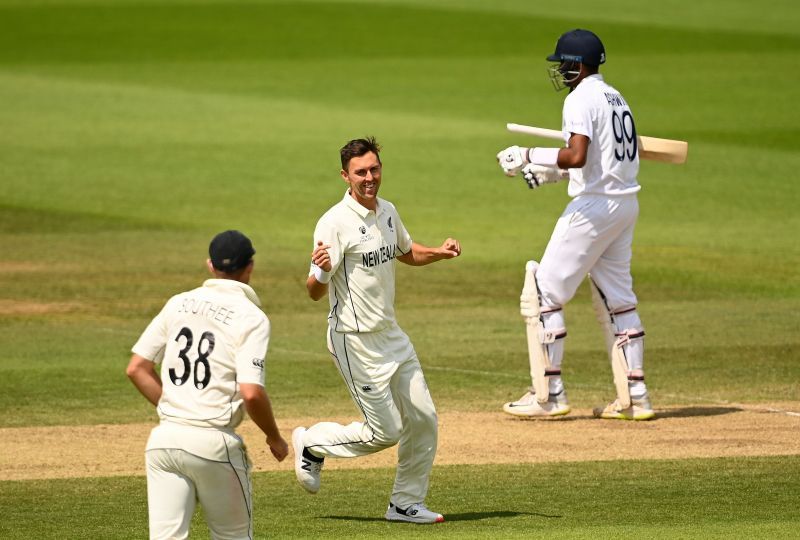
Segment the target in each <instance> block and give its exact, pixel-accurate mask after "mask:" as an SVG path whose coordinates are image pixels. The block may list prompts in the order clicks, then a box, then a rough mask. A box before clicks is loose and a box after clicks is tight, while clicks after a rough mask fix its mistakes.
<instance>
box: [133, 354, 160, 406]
mask: <svg viewBox="0 0 800 540" xmlns="http://www.w3.org/2000/svg"><path fill="white" fill-rule="evenodd" d="M125 374H126V375H127V376H128V378H129V379H130V380H131V382H132V383H133V385H134V386H135V387H136V388H137V390H139V392H141V393H142V395H143V396H144V397H146V398H147V401H149V402H150V403H152V404H153V405H158V400H159V399H161V378H160V377H159V376H158V373H156V368H155V364H153V362H151V361H150V360H148V359H147V358H145V357H143V356H139V355H138V354H134V355H133V356H131V361H130V362H129V363H128V368H127V369H126V370H125Z"/></svg>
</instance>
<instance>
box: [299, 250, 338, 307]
mask: <svg viewBox="0 0 800 540" xmlns="http://www.w3.org/2000/svg"><path fill="white" fill-rule="evenodd" d="M329 247H331V246H330V244H326V243H325V242H323V241H321V240H318V241H317V245H316V246H314V251H312V252H311V263H312V267H311V268H312V269H313V271H314V273H313V274H311V275H310V276H308V279H307V280H306V289H308V296H310V297H311V299H312V300H314V301H315V302H316V301H317V300H319V299H320V298H322V297H323V296H325V295H326V294H327V293H328V282H329V281H330V279H331V278H330V271H331V270H332V269H333V265H332V264H331V256H330V254H329V253H328V248H329Z"/></svg>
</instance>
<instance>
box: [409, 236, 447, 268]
mask: <svg viewBox="0 0 800 540" xmlns="http://www.w3.org/2000/svg"><path fill="white" fill-rule="evenodd" d="M459 255H461V244H459V242H458V240H455V239H453V238H448V239H447V240H445V241H444V242H443V243H442V245H441V246H439V247H428V246H424V245H422V244H418V243H417V242H413V243H412V244H411V251H409V252H408V253H405V254H403V255H400V256H399V257H397V260H399V261H400V262H402V263H405V264H408V265H411V266H425V265H426V264H430V263H433V262H436V261H441V260H442V259H452V258H454V257H458V256H459Z"/></svg>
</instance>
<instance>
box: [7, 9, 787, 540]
mask: <svg viewBox="0 0 800 540" xmlns="http://www.w3.org/2000/svg"><path fill="white" fill-rule="evenodd" d="M578 26H580V27H588V28H591V29H593V30H594V31H596V32H597V33H598V34H599V35H600V36H601V37H602V39H603V41H604V43H605V45H606V49H607V52H608V62H607V64H606V65H605V66H603V68H602V73H604V75H605V76H606V78H607V80H608V81H609V82H610V83H611V84H613V85H615V86H616V87H618V88H619V89H620V90H621V91H622V92H623V94H624V95H625V96H626V99H627V100H628V101H629V103H630V104H631V106H632V108H633V111H634V114H635V116H636V122H637V128H638V130H639V132H640V134H644V135H650V136H655V137H665V138H675V139H684V140H688V141H689V160H688V163H687V164H686V165H684V166H672V165H665V164H659V163H652V162H643V163H642V167H641V174H640V181H641V183H642V184H643V186H644V188H643V190H642V192H641V194H640V206H641V216H640V220H639V224H638V226H637V232H636V238H635V241H634V260H633V272H634V279H635V286H636V290H637V294H638V295H639V298H640V301H641V305H640V311H641V314H642V319H643V321H644V324H645V326H646V328H647V333H648V338H647V354H646V369H647V376H648V385H649V387H650V389H651V394H652V398H653V401H654V404H655V406H656V408H658V407H661V406H677V405H686V404H707V405H714V404H723V403H732V402H733V403H768V402H776V401H780V402H800V384H798V381H800V337H798V331H797V330H798V328H800V315H798V313H800V272H798V265H800V242H798V240H797V237H798V234H797V231H798V230H800V214H799V213H798V210H797V209H798V203H800V184H799V183H798V182H797V171H798V170H800V152H798V150H797V149H798V147H800V128H798V125H800V112H799V111H798V109H797V106H796V96H797V87H798V83H800V76H798V69H797V68H798V60H797V58H798V55H799V54H800V30H798V29H800V9H798V8H797V7H796V5H795V2H790V1H788V0H785V1H778V0H776V1H770V2H766V3H760V4H759V5H757V6H753V5H752V2H749V1H745V0H736V1H731V2H721V1H715V2H705V3H703V2H689V1H684V0H671V1H662V2H658V3H655V2H654V3H644V2H637V1H633V0H629V1H628V0H626V1H619V2H613V1H612V2H590V1H589V0H578V1H572V2H569V3H568V4H565V3H563V2H559V3H557V2H550V1H548V2H529V1H527V0H505V1H503V0H496V1H494V2H491V3H490V2H482V1H478V0H435V1H430V2H424V1H422V0H417V1H408V2H391V1H369V2H368V1H351V2H333V1H320V2H305V1H299V2H269V1H255V0H253V1H239V2H235V1H231V2H227V1H225V2H223V1H212V0H207V1H205V0H204V1H189V0H173V1H150V2H144V1H142V2H139V1H133V0H118V1H112V0H93V1H90V0H85V1H79V0H74V1H73V0H61V1H59V0H30V1H23V0H0V249H2V256H1V257H2V258H0V427H22V426H48V425H78V424H96V423H129V422H149V421H150V422H152V421H155V415H154V413H153V411H152V410H151V408H149V407H148V406H147V404H146V403H145V401H144V399H142V398H141V397H140V396H139V395H138V393H137V392H136V391H135V389H134V388H133V387H132V386H131V385H130V383H129V382H128V381H127V379H126V378H125V376H124V367H125V365H126V364H127V360H128V357H129V350H130V347H131V345H132V344H133V343H134V341H135V340H136V338H137V337H138V335H139V333H140V332H141V331H142V330H143V328H144V326H145V325H146V324H147V322H148V321H149V320H150V318H151V317H152V316H153V315H154V314H155V313H156V312H157V311H158V310H159V309H160V307H161V305H162V304H163V302H164V301H165V300H166V299H167V298H168V297H169V296H170V295H171V294H174V293H176V292H179V291H181V290H184V289H187V288H190V287H194V286H196V285H197V284H199V283H200V282H201V281H202V280H203V279H204V278H205V271H204V258H205V250H206V248H207V245H208V241H209V239H210V238H211V237H212V236H213V234H215V233H216V232H219V231H220V230H223V229H227V228H239V229H241V230H243V231H245V232H246V233H248V234H249V235H250V236H251V237H252V238H253V241H254V243H255V245H256V249H257V251H258V254H257V256H256V260H257V265H256V273H255V276H254V280H253V286H254V287H255V289H256V290H257V291H258V292H259V294H260V295H261V297H262V300H263V301H264V306H265V311H266V312H267V314H268V315H269V317H270V319H271V321H272V324H273V337H272V341H271V345H270V353H269V357H268V391H269V393H270V395H271V397H272V399H273V402H274V405H275V408H276V413H277V414H278V415H279V416H280V417H290V416H295V417H296V416H306V415H309V416H316V415H317V414H319V415H320V417H321V419H322V417H323V414H322V412H321V411H324V413H325V414H326V415H327V414H351V413H353V407H352V404H351V403H350V401H349V398H348V395H347V393H346V392H345V391H344V389H343V388H342V384H341V381H340V378H339V376H338V375H337V374H336V373H335V371H334V369H333V367H332V366H331V365H330V362H329V360H328V358H327V353H326V352H325V347H324V341H323V332H324V328H325V327H324V325H325V310H326V307H325V305H323V304H320V303H313V302H311V301H309V300H308V299H307V298H306V296H305V288H304V280H305V274H306V271H307V266H308V257H309V253H310V250H311V234H312V232H313V228H314V225H315V222H316V220H317V218H318V217H319V216H320V215H321V213H322V212H323V211H324V210H326V209H327V208H328V207H329V206H331V205H332V204H333V203H334V202H336V201H337V200H338V199H339V198H340V197H341V196H342V194H343V192H344V183H343V182H342V181H341V179H340V178H339V176H338V169H339V165H338V149H339V147H340V146H341V145H342V144H343V143H344V142H346V141H347V140H348V139H351V138H353V137H358V136H363V135H367V134H374V135H376V136H377V137H378V138H379V140H380V141H381V142H382V143H383V145H384V152H383V154H382V157H383V161H384V165H385V172H384V183H383V186H382V190H381V194H382V196H384V197H385V198H387V199H389V200H391V201H393V202H394V203H395V204H396V205H397V206H398V209H399V211H400V212H401V215H402V216H403V218H404V221H405V223H406V225H407V226H408V228H409V230H410V231H411V233H412V235H413V236H414V238H415V239H416V240H418V241H420V242H423V243H428V244H438V243H439V242H440V241H441V240H443V239H444V238H445V237H446V236H453V237H456V238H458V239H459V240H460V241H461V243H462V247H463V252H464V253H463V256H462V257H461V258H460V259H458V260H455V261H445V262H441V263H439V264H436V265H433V266H431V267H428V268H422V269H419V268H406V267H403V268H400V269H399V274H398V276H399V277H398V302H397V304H398V305H397V309H398V315H399V322H400V324H401V325H402V326H403V327H404V329H405V330H406V331H407V332H408V333H409V334H410V336H411V338H412V340H413V341H414V344H415V346H416V348H417V351H418V352H419V354H420V357H421V359H422V362H423V365H424V369H425V370H426V376H427V379H428V383H429V386H430V388H431V391H432V393H433V395H434V399H435V401H436V403H437V407H438V408H439V410H440V411H448V412H453V411H465V412H467V411H496V410H498V407H499V405H500V404H501V403H502V402H503V401H506V400H508V399H510V398H516V397H518V394H519V393H521V391H522V390H523V388H524V387H525V385H526V384H527V376H526V372H527V367H526V366H527V359H526V354H525V350H526V349H525V338H524V332H523V328H522V323H521V320H520V318H519V315H518V306H517V302H518V296H519V289H520V286H521V281H522V279H521V278H522V268H523V265H524V263H525V261H526V260H527V259H529V258H538V257H539V256H540V255H541V253H542V251H543V249H544V246H545V245H546V243H547V240H548V238H549V235H550V232H551V230H552V226H553V224H554V223H555V220H556V219H557V217H558V216H559V214H560V213H561V211H562V209H563V206H564V205H565V203H566V201H567V200H568V199H567V196H566V193H565V192H566V187H565V186H564V185H560V186H547V187H546V188H545V189H540V190H536V191H535V192H530V191H529V190H528V189H527V188H525V186H524V184H523V182H522V181H521V180H518V179H506V178H505V177H504V176H503V175H502V174H501V173H500V171H499V169H498V167H497V165H496V163H495V160H494V155H495V153H496V152H497V151H498V150H500V149H502V148H504V147H505V146H507V145H509V144H514V143H521V144H525V143H529V144H531V145H533V144H542V143H544V144H547V145H550V144H552V143H547V142H546V141H542V140H538V139H533V138H525V137H523V136H512V135H511V134H508V133H506V131H505V123H506V122H509V121H513V122H519V123H527V124H533V125H539V126H542V127H551V128H558V126H559V123H560V114H561V104H562V102H563V98H564V96H565V94H558V93H555V92H554V91H553V90H552V88H551V87H550V83H549V81H548V80H547V78H546V74H545V68H546V67H547V63H546V62H545V61H544V60H543V58H544V56H546V55H547V54H549V53H550V52H551V51H552V48H553V46H554V43H555V41H556V38H557V37H558V35H559V34H560V33H561V32H563V31H565V30H567V29H570V28H574V27H578ZM589 304H590V303H589V298H588V292H587V290H585V289H582V290H581V291H580V292H579V294H578V296H577V297H576V298H575V300H573V302H572V303H571V304H570V305H569V306H568V309H567V322H568V324H569V336H570V337H569V340H568V342H567V345H566V347H567V356H566V360H565V364H564V373H565V381H566V384H567V388H568V390H569V392H570V399H571V402H572V403H573V404H574V405H576V406H578V407H588V406H590V405H596V404H599V403H602V402H603V401H605V400H606V399H608V398H609V397H610V396H611V393H612V391H613V390H612V386H611V383H610V370H609V368H608V365H607V360H606V359H605V358H604V352H603V345H602V338H601V335H600V331H599V329H598V328H597V325H596V324H595V323H594V315H593V314H592V311H591V307H590V305H589ZM622 443H623V441H621V444H622ZM87 444H102V441H87ZM56 450H57V449H54V451H56ZM632 453H633V452H632ZM111 458H113V456H112V457H111ZM651 468H652V469H651ZM632 470H633V471H635V473H636V474H631V471H632ZM373 475H374V477H373ZM540 475H541V476H540ZM378 477H379V478H378ZM390 477H391V472H390V471H385V470H376V471H371V472H369V473H364V472H336V474H329V475H328V476H326V478H325V482H326V484H327V483H330V489H327V487H326V490H327V492H326V494H325V495H324V497H322V496H321V497H320V498H318V499H313V500H309V498H302V497H300V494H299V493H298V491H297V486H295V485H293V484H292V482H293V480H292V479H291V476H290V475H288V474H278V473H263V474H259V475H257V477H256V481H257V497H258V498H259V499H258V501H259V504H258V505H257V515H256V520H257V527H258V532H259V535H262V534H263V535H265V534H267V533H268V532H270V531H275V532H276V533H278V532H280V534H281V535H283V536H302V535H308V536H318V537H333V536H342V535H345V534H348V535H354V534H359V533H360V532H361V530H360V529H358V528H360V527H363V532H364V534H365V535H367V536H380V535H382V534H388V533H389V532H390V531H391V532H394V529H391V528H387V526H386V525H384V524H383V523H382V522H380V521H375V522H373V521H372V520H373V518H375V517H376V516H377V517H379V515H380V511H382V509H378V510H376V509H375V508H374V507H375V504H374V502H375V499H376V498H380V500H381V501H383V495H384V494H385V493H387V492H388V489H389V480H388V479H389V478H390ZM540 478H541V479H542V481H541V482H540ZM376 479H378V480H380V481H377V480H376ZM373 480H375V481H373ZM797 480H798V460H797V458H796V457H791V458H763V459H759V458H751V459H747V460H734V459H730V460H727V459H718V460H687V461H664V462H653V463H648V462H633V463H625V464H622V463H616V464H608V463H605V464H596V463H580V464H574V465H569V466H568V465H560V464H558V465H556V464H554V465H546V466H537V467H532V466H521V467H519V468H511V467H491V466H475V467H458V468H450V467H437V468H436V469H435V471H434V481H433V485H432V490H431V494H430V499H429V502H430V503H431V506H434V507H435V508H436V509H437V510H439V509H440V510H442V511H444V512H445V513H449V514H450V515H451V516H455V517H458V516H460V517H461V519H460V520H459V519H452V523H450V524H445V526H444V527H437V528H436V529H435V530H434V531H430V530H427V529H426V530H425V532H424V533H423V532H420V533H416V530H414V529H409V534H420V535H422V534H425V535H426V536H439V535H441V536H461V537H469V536H472V537H480V536H483V537H496V538H502V537H515V536H522V535H524V534H525V533H526V532H527V531H529V530H533V531H535V533H537V534H541V535H544V534H547V535H548V536H550V535H552V536H556V537H564V538H568V537H569V538H572V537H575V538H581V537H588V536H590V535H591V536H592V537H598V536H599V537H612V536H615V535H616V536H620V535H622V536H626V535H627V536H632V535H633V534H638V533H641V534H643V535H644V536H653V537H659V538H697V537H715V536H716V537H723V536H725V537H730V536H736V533H735V532H734V531H743V532H742V533H741V534H745V533H746V534H747V535H748V536H752V537H757V538H780V537H791V536H792V535H793V534H794V535H796V534H797V533H796V531H797V530H798V529H799V528H800V516H798V512H797V510H796V504H792V502H791V500H790V499H791V496H794V498H796V495H797V485H798V482H797ZM792 481H793V483H792ZM540 484H541V485H544V486H546V487H541V486H540ZM509 486H512V487H513V489H509ZM359 487H363V492H362V491H359V490H358V488H359ZM751 488H752V489H751ZM143 489H144V482H143V479H141V478H135V479H127V478H120V479H76V480H63V481H62V480H59V481H31V482H2V479H0V497H2V501H3V504H2V505H0V508H2V520H1V521H2V525H0V527H3V529H0V533H2V534H0V536H3V537H10V538H13V537H31V536H34V537H36V536H38V537H40V538H65V537H74V538H78V537H82V536H83V537H87V538H88V537H93V538H97V537H104V538H112V537H119V538H124V537H142V536H143V535H144V531H145V522H146V516H145V509H144V506H143V505H144V491H143ZM748 490H750V491H748ZM354 493H358V494H357V496H356V497H357V498H356V500H355V502H353V501H352V500H351V497H353V496H354ZM758 493H762V496H760V497H759V496H758ZM742 497H745V498H743V499H740V498H742ZM76 498H79V500H80V501H81V504H80V505H74V506H72V505H73V503H74V501H75V500H76ZM739 500H742V501H743V503H742V504H741V505H740V506H737V507H735V508H734V507H733V503H734V502H735V501H739ZM114 501H117V502H118V503H114ZM552 501H557V502H552ZM772 501H774V502H775V504H768V503H770V502H772ZM134 503H136V504H134ZM120 505H124V507H125V512H120V511H119V506H120ZM278 510H280V511H278ZM579 510H580V511H579ZM553 515H555V516H558V517H557V518H552V517H551V516H553ZM6 516H13V521H12V520H10V519H9V518H7V517H6ZM326 516H327V517H326ZM331 516H333V517H331ZM26 520H27V524H28V525H29V526H31V527H38V528H37V529H33V531H34V532H35V534H31V529H28V528H26V527H23V526H21V525H20V526H18V524H21V523H25V522H26ZM89 523H91V524H93V525H91V527H90V526H89V525H87V524H89ZM112 525H113V527H111V526H112ZM87 527H88V528H87ZM95 527H96V528H95ZM102 527H107V528H106V529H102ZM736 527H739V528H736ZM64 531H69V532H68V533H64ZM87 531H89V532H87ZM92 531H103V532H101V533H98V534H94V533H93V532H92ZM402 531H403V533H405V532H406V529H402ZM411 531H414V532H413V533H412V532H411ZM115 535H116V536H115ZM559 535H561V536H559Z"/></svg>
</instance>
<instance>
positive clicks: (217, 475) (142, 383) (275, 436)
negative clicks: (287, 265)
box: [127, 231, 289, 539]
mask: <svg viewBox="0 0 800 540" xmlns="http://www.w3.org/2000/svg"><path fill="white" fill-rule="evenodd" d="M254 254H255V250H254V249H253V246H252V244H251V242H250V240H249V239H248V238H247V237H246V236H245V235H243V234H242V233H240V232H239V231H225V232H223V233H220V234H218V235H217V236H215V237H214V239H213V240H212V241H211V245H210V246H209V256H210V258H209V259H208V261H207V265H208V268H209V271H210V272H211V274H212V275H213V276H214V279H208V280H206V281H205V282H204V283H203V286H202V287H198V288H196V289H194V290H191V291H188V292H184V293H181V294H178V295H176V296H173V297H172V298H170V300H169V301H168V302H167V303H166V305H165V306H164V308H163V309H162V310H161V312H160V313H159V314H158V315H157V316H156V317H155V318H154V319H153V321H152V322H151V323H150V325H149V326H148V327H147V329H146V330H145V331H144V333H143V334H142V336H141V337H140V338H139V341H137V342H136V344H135V345H134V346H133V356H132V358H131V360H130V363H129V364H128V369H127V374H128V377H129V378H130V379H131V381H132V382H133V384H134V385H135V386H136V388H138V389H139V391H140V392H141V393H142V394H143V395H144V396H145V397H146V398H147V399H148V400H149V401H150V402H151V403H152V404H153V405H156V406H157V410H158V416H159V418H160V420H161V422H160V424H159V425H158V426H157V427H155V428H154V429H153V430H152V432H151V433H150V438H149V439H148V441H147V447H146V452H145V461H146V466H147V501H148V509H149V515H150V538H151V539H162V538H163V539H166V538H170V539H172V538H187V537H188V535H189V523H190V522H191V519H192V514H193V513H194V509H195V501H199V502H200V504H201V505H202V506H203V514H204V516H205V518H206V523H207V524H208V528H209V529H210V531H211V537H212V538H215V539H222V538H225V539H252V538H253V512H252V484H251V483H250V467H251V466H250V460H249V459H248V456H247V451H246V449H245V446H244V442H243V441H242V439H241V438H240V437H239V436H238V435H237V434H236V433H235V432H234V428H236V426H237V425H239V423H240V422H241V421H242V418H243V416H244V413H245V410H246V411H247V413H248V414H249V415H250V418H251V419H252V420H253V422H255V424H256V425H257V426H258V427H259V428H261V430H262V431H263V432H264V434H265V435H266V437H267V445H268V446H269V448H270V451H271V452H272V455H273V456H274V457H275V459H277V460H278V461H283V459H284V458H285V457H286V456H287V454H288V453H289V447H288V444H287V443H286V441H285V440H284V439H283V437H281V434H280V432H279V431H278V426H277V425H276V423H275V418H274V416H273V413H272V405H271V404H270V400H269V397H268V396H267V394H266V392H265V391H264V360H265V356H266V353H267V345H268V343H269V337H270V324H269V320H268V319H267V316H266V315H265V314H264V312H263V311H261V309H260V307H259V306H260V305H261V304H260V302H259V299H258V296H256V293H255V291H253V289H252V288H251V287H250V286H249V285H248V283H249V281H250V276H251V274H252V272H253V258H252V257H253V255H254ZM159 363H160V364H161V370H160V371H161V374H160V376H159V374H158V373H157V372H156V368H155V366H156V364H159Z"/></svg>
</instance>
